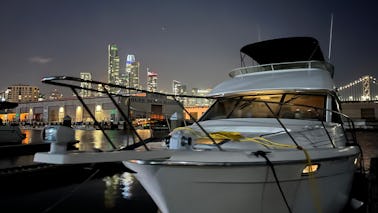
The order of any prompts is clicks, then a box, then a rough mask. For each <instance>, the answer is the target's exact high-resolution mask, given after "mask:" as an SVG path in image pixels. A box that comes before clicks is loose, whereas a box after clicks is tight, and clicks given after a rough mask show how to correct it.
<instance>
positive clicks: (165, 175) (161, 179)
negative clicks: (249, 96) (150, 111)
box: [124, 149, 358, 213]
mask: <svg viewBox="0 0 378 213" xmlns="http://www.w3.org/2000/svg"><path fill="white" fill-rule="evenodd" d="M296 152H297V153H298V156H299V155H302V153H301V151H296ZM213 153H214V151H212V152H211V154H210V153H207V152H199V153H196V154H195V155H201V154H202V155H206V156H208V155H209V154H210V155H213ZM219 153H221V152H219ZM348 153H349V156H341V155H340V156H339V157H331V158H325V159H320V158H317V159H316V160H315V162H317V163H319V164H320V168H319V171H317V172H316V174H315V175H314V176H313V178H311V177H309V176H304V175H302V174H301V173H302V170H303V168H304V166H305V161H304V160H301V161H298V160H296V161H295V160H291V161H290V160H285V161H278V159H277V158H276V157H274V156H272V159H275V158H276V159H275V160H274V161H273V160H272V162H273V164H274V169H275V172H276V174H277V178H278V180H279V183H280V185H281V187H282V190H283V194H284V196H285V198H286V200H287V202H288V204H289V206H290V208H291V210H292V212H323V213H335V212H340V211H341V210H342V208H344V206H345V205H346V203H347V201H348V200H349V193H350V190H351V183H352V180H353V175H354V170H355V167H354V160H355V157H356V155H355V154H356V153H358V152H357V150H356V149H350V150H349V151H348ZM353 153H354V154H353ZM238 154H239V155H245V154H246V153H245V152H238V153H232V155H235V156H236V155H238ZM221 155H224V154H223V153H221V154H220V156H221ZM226 155H227V154H226ZM290 155H292V156H295V155H297V154H294V153H293V152H291V154H290ZM214 156H215V155H214ZM214 156H212V157H210V159H211V158H214ZM196 158H198V156H194V158H193V159H196ZM256 159H258V160H256ZM195 162H196V161H195V160H193V161H192V162H188V161H187V162H183V161H181V162H179V161H176V162H174V161H173V160H170V161H169V162H168V161H160V163H159V161H148V162H147V161H143V162H142V161H124V164H125V165H126V166H127V167H128V168H130V169H132V170H133V171H135V172H136V174H135V176H136V178H137V179H138V180H139V181H140V182H141V184H142V185H143V186H144V188H145V189H146V191H147V192H148V193H149V194H150V196H151V197H152V199H153V200H154V201H155V203H156V204H157V205H158V207H159V209H160V210H161V211H162V212H163V213H176V212H180V213H185V212H191V213H192V212H196V213H201V212H206V213H209V212H217V213H223V212H224V213H229V212H240V213H244V212H264V213H265V212H266V213H268V212H269V213H270V212H271V213H273V212H274V213H276V212H289V210H288V208H287V207H286V205H285V202H284V199H283V196H282V194H281V193H280V191H279V188H278V185H277V183H276V180H275V178H274V175H273V173H272V169H271V168H270V167H269V166H267V165H266V162H265V160H264V158H262V157H259V158H257V157H251V159H250V161H248V162H243V163H236V162H235V163H232V162H231V163H214V162H212V163H211V162H208V163H204V162H201V163H198V164H197V165H196V163H195ZM220 162H221V161H220ZM224 162H226V161H224Z"/></svg>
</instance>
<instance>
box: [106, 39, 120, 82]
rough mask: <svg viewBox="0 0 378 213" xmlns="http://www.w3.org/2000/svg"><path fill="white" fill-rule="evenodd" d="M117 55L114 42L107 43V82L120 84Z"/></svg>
mask: <svg viewBox="0 0 378 213" xmlns="http://www.w3.org/2000/svg"><path fill="white" fill-rule="evenodd" d="M119 62H120V61H119V55H118V47H117V45H115V44H109V45H108V83H111V84H116V85H120V79H119V70H120V66H119Z"/></svg>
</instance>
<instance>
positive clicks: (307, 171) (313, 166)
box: [302, 163, 320, 175]
mask: <svg viewBox="0 0 378 213" xmlns="http://www.w3.org/2000/svg"><path fill="white" fill-rule="evenodd" d="M319 166H320V165H319V164H317V163H314V164H311V165H306V167H305V168H304V169H303V170H302V175H309V174H313V173H315V172H316V171H317V170H318V169H319Z"/></svg>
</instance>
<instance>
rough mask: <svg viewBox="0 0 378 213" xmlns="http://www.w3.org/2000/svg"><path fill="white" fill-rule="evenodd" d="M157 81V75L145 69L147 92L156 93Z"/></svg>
mask: <svg viewBox="0 0 378 213" xmlns="http://www.w3.org/2000/svg"><path fill="white" fill-rule="evenodd" d="M157 79H158V74H157V73H155V72H150V71H149V69H148V68H147V91H150V92H156V91H157Z"/></svg>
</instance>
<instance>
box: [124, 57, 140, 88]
mask: <svg viewBox="0 0 378 213" xmlns="http://www.w3.org/2000/svg"><path fill="white" fill-rule="evenodd" d="M139 69H140V63H139V62H138V61H136V60H135V55H127V58H126V85H125V86H126V87H132V88H136V89H140V85H139Z"/></svg>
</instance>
